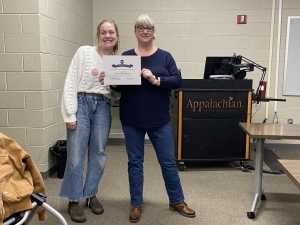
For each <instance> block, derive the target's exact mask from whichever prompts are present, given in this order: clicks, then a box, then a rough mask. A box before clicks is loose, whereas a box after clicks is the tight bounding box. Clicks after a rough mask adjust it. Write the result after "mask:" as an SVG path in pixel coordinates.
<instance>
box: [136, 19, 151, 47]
mask: <svg viewBox="0 0 300 225" xmlns="http://www.w3.org/2000/svg"><path fill="white" fill-rule="evenodd" d="M134 33H135V36H136V38H137V40H138V42H140V43H152V41H153V40H154V39H155V36H154V34H155V28H154V22H153V20H152V19H151V18H150V17H149V16H148V15H147V14H143V15H141V16H139V17H138V19H137V21H136V23H135V25H134Z"/></svg>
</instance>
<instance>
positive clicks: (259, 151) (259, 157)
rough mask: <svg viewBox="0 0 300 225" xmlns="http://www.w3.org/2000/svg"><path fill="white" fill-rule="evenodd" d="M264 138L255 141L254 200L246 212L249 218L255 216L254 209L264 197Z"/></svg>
mask: <svg viewBox="0 0 300 225" xmlns="http://www.w3.org/2000/svg"><path fill="white" fill-rule="evenodd" d="M264 142H265V139H264V138H258V139H257V142H256V157H255V160H256V161H255V178H254V200H253V204H252V207H251V211H250V212H247V216H248V218H249V219H254V218H255V209H256V207H257V204H258V202H259V200H260V199H265V197H264V196H262V171H263V160H264Z"/></svg>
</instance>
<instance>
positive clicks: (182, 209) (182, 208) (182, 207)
mask: <svg viewBox="0 0 300 225" xmlns="http://www.w3.org/2000/svg"><path fill="white" fill-rule="evenodd" d="M169 209H170V210H172V211H178V212H179V213H180V214H181V215H183V216H186V217H191V218H192V217H195V216H196V213H195V211H194V210H192V209H190V208H189V207H187V204H186V203H185V202H181V203H179V204H176V205H175V204H170V205H169Z"/></svg>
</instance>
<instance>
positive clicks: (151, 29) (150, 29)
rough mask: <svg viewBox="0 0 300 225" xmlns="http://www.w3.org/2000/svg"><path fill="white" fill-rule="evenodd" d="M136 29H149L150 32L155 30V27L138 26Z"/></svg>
mask: <svg viewBox="0 0 300 225" xmlns="http://www.w3.org/2000/svg"><path fill="white" fill-rule="evenodd" d="M136 29H137V30H138V31H139V32H143V31H144V30H146V31H148V32H152V31H153V30H154V27H136Z"/></svg>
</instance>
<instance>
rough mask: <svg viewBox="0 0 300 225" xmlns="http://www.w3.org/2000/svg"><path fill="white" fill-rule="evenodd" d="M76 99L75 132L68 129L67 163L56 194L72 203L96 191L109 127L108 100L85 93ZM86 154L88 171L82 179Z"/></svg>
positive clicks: (102, 168) (102, 165) (94, 193)
mask: <svg viewBox="0 0 300 225" xmlns="http://www.w3.org/2000/svg"><path fill="white" fill-rule="evenodd" d="M77 98H78V109H77V113H76V117H77V123H76V129H75V130H70V129H67V164H66V169H65V173H64V177H63V181H62V186H61V190H60V194H59V196H60V197H61V198H66V199H68V200H69V201H72V202H74V201H79V200H80V199H82V198H89V197H92V196H94V195H96V193H97V192H98V185H99V182H100V179H101V176H102V174H103V171H104V167H105V164H106V158H107V154H106V153H105V152H104V150H105V147H106V144H107V140H108V136H109V132H110V127H111V113H110V100H109V99H107V98H105V97H103V96H102V95H98V96H96V95H93V94H86V93H78V95H77ZM86 153H87V157H88V158H87V171H86V176H84V175H83V172H84V162H85V156H86ZM84 177H85V180H84Z"/></svg>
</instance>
